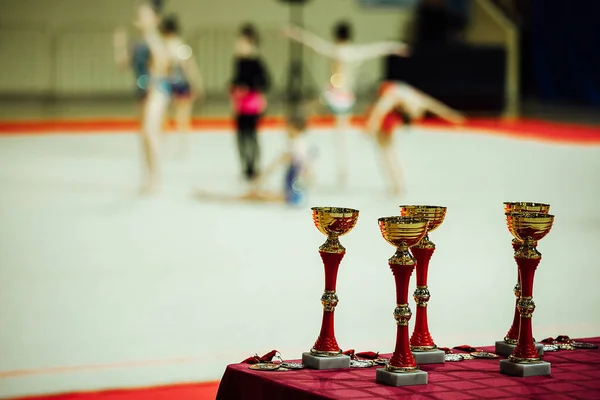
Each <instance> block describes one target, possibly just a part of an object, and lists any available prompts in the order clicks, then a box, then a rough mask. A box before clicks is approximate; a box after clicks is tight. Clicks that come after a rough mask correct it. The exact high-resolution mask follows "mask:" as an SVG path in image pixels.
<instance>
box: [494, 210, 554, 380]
mask: <svg viewBox="0 0 600 400" xmlns="http://www.w3.org/2000/svg"><path fill="white" fill-rule="evenodd" d="M506 223H507V225H508V230H509V231H510V233H511V234H512V235H513V236H514V237H515V238H516V239H517V240H519V241H520V246H519V248H518V250H517V251H516V252H515V260H516V262H517V265H518V267H519V277H520V281H521V295H520V296H519V303H518V309H519V314H520V321H519V338H518V340H517V345H516V347H515V350H514V351H513V353H512V354H511V355H510V356H509V357H508V360H501V361H500V372H502V373H503V374H507V375H512V376H537V375H550V363H548V362H545V361H542V357H541V356H540V354H539V353H538V351H537V349H536V348H535V343H534V342H533V333H532V323H531V318H532V316H533V311H534V310H535V303H534V302H533V277H534V275H535V271H536V269H537V266H538V264H539V263H540V260H541V259H542V255H541V254H540V252H539V251H537V248H536V247H537V242H538V241H539V240H541V239H543V238H544V237H545V236H546V235H547V234H548V232H550V230H551V229H552V224H553V223H554V216H553V215H549V214H544V213H509V214H507V215H506Z"/></svg>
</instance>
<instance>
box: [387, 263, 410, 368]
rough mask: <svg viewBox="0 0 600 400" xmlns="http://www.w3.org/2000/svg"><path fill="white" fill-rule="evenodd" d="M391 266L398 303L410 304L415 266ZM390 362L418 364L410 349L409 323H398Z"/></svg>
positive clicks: (394, 364) (405, 365) (397, 365)
mask: <svg viewBox="0 0 600 400" xmlns="http://www.w3.org/2000/svg"><path fill="white" fill-rule="evenodd" d="M390 268H391V270H392V273H393V274H394V280H395V281H396V303H397V304H407V305H408V284H409V282H410V276H411V275H412V272H413V270H414V269H415V267H414V265H397V264H390ZM408 320H410V315H409V316H408V317H407V318H406V322H407V323H408ZM389 364H390V366H392V367H396V368H415V367H416V366H417V362H416V361H415V357H414V356H413V354H412V353H411V351H410V345H409V340H408V325H398V327H397V331H396V347H395V349H394V354H392V358H391V359H390V361H389Z"/></svg>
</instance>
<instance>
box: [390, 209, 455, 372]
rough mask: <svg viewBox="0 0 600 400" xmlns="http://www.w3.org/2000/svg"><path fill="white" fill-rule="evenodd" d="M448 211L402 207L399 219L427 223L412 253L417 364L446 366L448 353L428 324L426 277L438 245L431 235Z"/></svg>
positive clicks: (413, 346) (412, 342)
mask: <svg viewBox="0 0 600 400" xmlns="http://www.w3.org/2000/svg"><path fill="white" fill-rule="evenodd" d="M446 210H447V209H446V207H440V206H423V205H411V206H406V205H405V206H400V215H402V216H409V217H418V218H424V219H426V220H427V221H428V222H429V224H428V225H427V233H426V234H425V237H424V238H423V239H422V240H421V241H420V242H419V243H418V244H416V245H415V246H413V247H411V249H410V251H411V253H412V255H413V256H414V257H415V260H416V261H417V267H416V271H417V288H416V290H415V293H414V294H413V298H414V299H415V301H416V302H417V315H416V318H415V328H414V331H413V334H412V336H411V338H410V348H411V350H412V352H413V355H414V357H415V359H416V360H417V364H419V365H421V364H438V363H444V358H445V355H446V354H445V352H444V351H442V350H438V348H437V346H436V344H435V342H434V341H433V338H432V337H431V334H430V333H429V323H428V321H427V304H428V302H429V298H430V293H429V288H428V287H427V275H428V271H429V260H430V259H431V256H432V255H433V252H434V251H435V244H434V243H433V242H432V241H431V240H429V233H430V232H433V231H435V230H436V229H437V228H438V227H439V226H440V225H441V224H442V222H444V218H446Z"/></svg>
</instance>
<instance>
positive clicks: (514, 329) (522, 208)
mask: <svg viewBox="0 0 600 400" xmlns="http://www.w3.org/2000/svg"><path fill="white" fill-rule="evenodd" d="M549 211H550V205H549V204H544V203H530V202H523V201H517V202H504V214H505V215H508V214H511V213H541V214H548V212H549ZM519 247H521V241H520V240H519V239H517V238H513V240H512V248H513V251H515V252H516V251H517V250H518V249H519ZM513 291H514V294H515V296H516V298H517V300H516V304H515V311H514V317H513V322H512V325H511V326H510V329H509V330H508V333H507V334H506V336H504V340H499V341H497V342H496V346H495V353H496V354H500V355H502V356H505V357H508V356H509V355H511V354H512V353H513V351H514V350H515V346H516V345H517V339H518V338H519V323H520V321H521V314H520V313H519V297H520V296H521V278H520V277H519V271H518V269H517V284H516V285H515V287H514V289H513ZM535 348H536V349H537V351H538V353H539V354H540V356H542V355H544V346H543V345H542V344H541V343H536V344H535Z"/></svg>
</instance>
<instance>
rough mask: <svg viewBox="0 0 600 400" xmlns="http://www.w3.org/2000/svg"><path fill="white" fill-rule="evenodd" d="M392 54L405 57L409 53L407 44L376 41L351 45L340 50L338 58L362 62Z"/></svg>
mask: <svg viewBox="0 0 600 400" xmlns="http://www.w3.org/2000/svg"><path fill="white" fill-rule="evenodd" d="M392 54H396V55H399V56H403V57H407V56H408V55H409V48H408V45H406V44H405V43H401V42H378V43H371V44H361V45H353V46H352V47H349V48H348V49H347V50H346V51H344V52H341V54H340V58H342V59H344V61H354V62H362V61H367V60H370V59H373V58H378V57H384V56H387V55H392Z"/></svg>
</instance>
